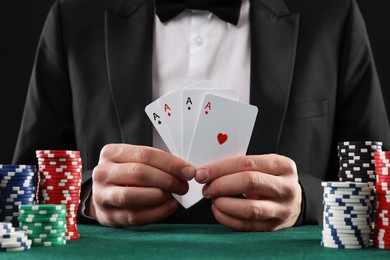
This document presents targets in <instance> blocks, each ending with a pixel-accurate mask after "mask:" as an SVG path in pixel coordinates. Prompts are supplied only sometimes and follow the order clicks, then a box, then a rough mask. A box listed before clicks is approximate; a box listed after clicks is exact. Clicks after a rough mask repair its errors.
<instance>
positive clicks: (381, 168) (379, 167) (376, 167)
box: [375, 164, 389, 173]
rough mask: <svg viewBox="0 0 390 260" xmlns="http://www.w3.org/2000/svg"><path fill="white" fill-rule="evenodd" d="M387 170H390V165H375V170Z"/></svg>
mask: <svg viewBox="0 0 390 260" xmlns="http://www.w3.org/2000/svg"><path fill="white" fill-rule="evenodd" d="M381 171H383V172H387V171H389V166H385V165H384V164H377V165H375V172H376V173H377V172H381Z"/></svg>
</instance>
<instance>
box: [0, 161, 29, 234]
mask: <svg viewBox="0 0 390 260" xmlns="http://www.w3.org/2000/svg"><path fill="white" fill-rule="evenodd" d="M36 175H37V174H36V166H35V165H4V164H3V165H0V201H1V203H0V221H1V222H10V223H11V224H12V225H13V226H14V227H18V224H19V222H18V220H17V217H18V216H19V208H18V207H19V205H21V204H33V203H34V202H35V195H36V194H35V193H36V190H35V187H36V181H37V180H36Z"/></svg>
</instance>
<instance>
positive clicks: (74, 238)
mask: <svg viewBox="0 0 390 260" xmlns="http://www.w3.org/2000/svg"><path fill="white" fill-rule="evenodd" d="M79 238H80V234H74V235H68V236H67V235H66V234H65V239H67V240H76V239H79Z"/></svg>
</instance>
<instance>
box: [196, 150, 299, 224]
mask: <svg viewBox="0 0 390 260" xmlns="http://www.w3.org/2000/svg"><path fill="white" fill-rule="evenodd" d="M195 179H196V181H198V182H199V183H205V186H204V188H203V195H204V196H205V197H206V198H210V199H211V200H212V202H213V204H212V211H213V214H214V216H215V218H216V219H217V221H218V222H219V223H221V224H222V225H224V226H226V227H229V228H231V229H234V230H238V231H274V230H279V229H283V228H287V227H291V226H293V225H294V223H295V222H296V220H297V219H298V217H299V214H300V211H301V201H302V195H301V194H302V191H301V187H300V185H299V182H298V174H297V168H296V165H295V162H294V161H293V160H291V159H289V158H287V157H284V156H281V155H277V154H267V155H256V156H242V157H236V158H232V159H228V160H222V161H218V162H215V163H211V164H208V165H205V166H202V167H200V168H198V169H197V172H196V175H195ZM236 195H243V196H244V197H242V196H241V198H240V197H237V196H236Z"/></svg>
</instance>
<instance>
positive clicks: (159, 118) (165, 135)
mask: <svg viewBox="0 0 390 260" xmlns="http://www.w3.org/2000/svg"><path fill="white" fill-rule="evenodd" d="M145 112H146V114H147V115H148V117H149V119H150V121H151V122H152V123H153V126H154V127H155V129H156V130H157V132H158V134H159V135H160V136H161V138H162V139H163V140H164V143H165V144H166V146H167V147H168V149H169V151H170V152H171V153H172V154H173V155H176V156H178V152H177V150H176V147H175V145H174V143H173V140H172V138H171V136H170V134H169V130H168V125H167V123H166V121H165V119H164V117H163V113H162V111H161V109H160V103H159V102H158V100H155V101H153V102H152V103H150V104H149V105H147V106H146V107H145Z"/></svg>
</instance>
